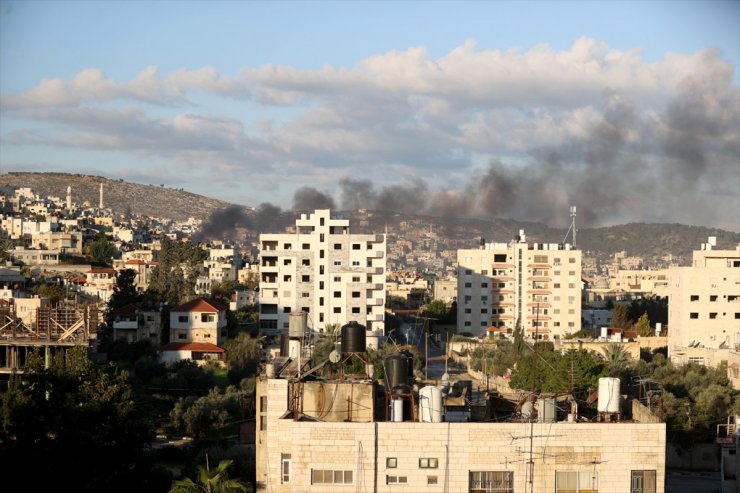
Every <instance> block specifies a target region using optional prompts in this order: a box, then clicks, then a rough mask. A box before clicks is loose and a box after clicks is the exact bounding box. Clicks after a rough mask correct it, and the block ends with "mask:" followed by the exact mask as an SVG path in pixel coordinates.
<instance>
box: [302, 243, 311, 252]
mask: <svg viewBox="0 0 740 493" xmlns="http://www.w3.org/2000/svg"><path fill="white" fill-rule="evenodd" d="M301 248H303V249H304V250H310V249H311V245H310V244H308V243H304V244H303V245H301Z"/></svg>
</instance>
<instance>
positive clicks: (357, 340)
mask: <svg viewBox="0 0 740 493" xmlns="http://www.w3.org/2000/svg"><path fill="white" fill-rule="evenodd" d="M365 343H366V339H365V326H364V325H360V324H358V323H357V322H355V321H352V322H350V323H348V324H346V325H343V326H342V353H364V352H365V348H366V344H365Z"/></svg>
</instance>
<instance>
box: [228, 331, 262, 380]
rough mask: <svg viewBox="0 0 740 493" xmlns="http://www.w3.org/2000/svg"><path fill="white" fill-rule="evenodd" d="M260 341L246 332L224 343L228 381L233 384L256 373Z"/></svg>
mask: <svg viewBox="0 0 740 493" xmlns="http://www.w3.org/2000/svg"><path fill="white" fill-rule="evenodd" d="M260 346H261V345H260V341H259V340H258V339H254V338H253V337H252V336H250V335H249V334H247V333H246V332H241V333H240V334H239V335H238V336H237V337H236V338H234V339H230V340H228V341H226V348H225V349H226V363H227V364H228V366H229V379H230V380H231V381H232V382H233V383H237V382H238V381H241V379H242V378H246V377H250V376H253V375H255V374H256V373H257V368H258V367H259V363H260V351H261V347H260Z"/></svg>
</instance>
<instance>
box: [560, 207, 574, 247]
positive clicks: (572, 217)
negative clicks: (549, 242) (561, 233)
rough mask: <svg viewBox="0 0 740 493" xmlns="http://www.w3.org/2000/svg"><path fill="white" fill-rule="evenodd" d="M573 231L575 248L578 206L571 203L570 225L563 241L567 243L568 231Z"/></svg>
mask: <svg viewBox="0 0 740 493" xmlns="http://www.w3.org/2000/svg"><path fill="white" fill-rule="evenodd" d="M571 230H572V231H573V248H575V247H576V206H574V205H571V206H570V227H569V228H568V231H566V232H565V238H563V243H565V240H567V239H568V233H570V232H571Z"/></svg>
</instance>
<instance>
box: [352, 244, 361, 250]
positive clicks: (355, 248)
mask: <svg viewBox="0 0 740 493" xmlns="http://www.w3.org/2000/svg"><path fill="white" fill-rule="evenodd" d="M359 249H360V244H359V243H352V250H359Z"/></svg>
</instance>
